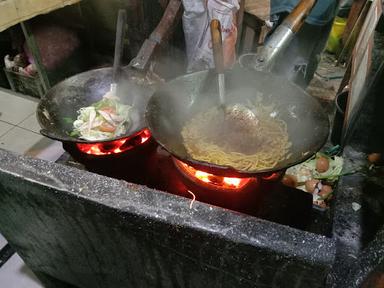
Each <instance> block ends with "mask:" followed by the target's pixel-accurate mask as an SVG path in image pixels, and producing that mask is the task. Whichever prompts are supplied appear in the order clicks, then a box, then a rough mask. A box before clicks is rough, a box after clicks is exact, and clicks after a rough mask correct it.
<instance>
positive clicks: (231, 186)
mask: <svg viewBox="0 0 384 288" xmlns="http://www.w3.org/2000/svg"><path fill="white" fill-rule="evenodd" d="M175 162H176V165H177V166H178V167H179V168H180V169H181V170H182V172H184V174H185V175H187V176H189V177H190V178H191V179H192V180H198V181H200V182H203V183H205V184H208V186H213V187H214V188H219V189H223V190H239V189H242V188H243V187H244V186H245V185H247V184H248V183H249V181H250V180H251V179H250V178H235V177H223V176H217V175H213V174H210V173H207V172H204V171H200V170H197V169H195V168H193V167H192V166H189V165H187V164H185V163H183V162H181V161H179V160H176V159H175Z"/></svg>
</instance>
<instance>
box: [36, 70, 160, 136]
mask: <svg viewBox="0 0 384 288" xmlns="http://www.w3.org/2000/svg"><path fill="white" fill-rule="evenodd" d="M121 79H126V80H125V81H121V83H118V85H117V86H118V89H119V90H120V91H123V92H124V93H119V97H120V98H121V102H122V103H124V104H128V105H132V106H133V107H134V109H133V113H132V115H131V122H132V125H131V127H130V128H129V129H128V131H126V133H125V134H124V135H121V136H119V137H117V138H113V139H106V140H104V141H87V140H82V139H79V138H77V137H71V136H70V135H69V134H70V133H71V131H72V130H73V121H74V120H76V119H77V115H78V114H77V111H78V110H79V109H80V108H82V107H86V106H90V105H92V104H94V103H95V102H97V101H99V100H101V99H102V97H103V95H104V94H105V93H107V92H108V91H109V90H110V87H111V83H112V68H101V69H96V70H91V71H87V72H84V73H81V74H78V75H75V76H73V77H70V78H68V79H66V80H64V81H63V82H61V83H59V84H57V85H55V86H54V87H53V88H52V89H51V90H49V91H48V93H47V94H46V95H45V97H44V98H43V99H42V100H41V101H40V103H39V105H38V108H37V119H38V121H39V124H40V126H41V127H42V130H41V131H40V132H41V134H43V135H44V136H47V137H49V138H52V139H55V140H59V141H62V142H75V143H96V142H97V143H100V142H109V141H114V140H117V139H121V138H125V137H128V136H130V135H133V134H135V133H136V132H138V131H140V130H142V129H144V128H145V127H146V125H145V119H144V115H143V111H144V110H145V106H146V104H147V101H148V99H149V97H150V95H151V93H153V90H152V88H150V87H149V86H143V85H138V84H136V83H135V82H134V81H133V80H132V71H130V69H125V70H124V69H123V71H122V72H121ZM129 79H130V81H129Z"/></svg>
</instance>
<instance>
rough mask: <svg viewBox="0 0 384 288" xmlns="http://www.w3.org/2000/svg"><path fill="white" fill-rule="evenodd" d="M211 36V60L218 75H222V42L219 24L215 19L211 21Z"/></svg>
mask: <svg viewBox="0 0 384 288" xmlns="http://www.w3.org/2000/svg"><path fill="white" fill-rule="evenodd" d="M211 36H212V50H213V59H214V61H215V68H216V72H217V73H218V74H223V73H224V56H223V55H224V54H223V40H222V36H221V23H220V21H219V20H217V19H213V20H212V21H211Z"/></svg>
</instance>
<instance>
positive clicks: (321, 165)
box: [316, 157, 329, 173]
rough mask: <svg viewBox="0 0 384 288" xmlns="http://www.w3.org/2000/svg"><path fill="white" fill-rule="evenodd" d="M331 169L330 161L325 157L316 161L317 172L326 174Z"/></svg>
mask: <svg viewBox="0 0 384 288" xmlns="http://www.w3.org/2000/svg"><path fill="white" fill-rule="evenodd" d="M328 169H329V161H328V159H327V158H325V157H320V158H318V159H317V160H316V171H317V172H319V173H324V172H326V171H327V170H328Z"/></svg>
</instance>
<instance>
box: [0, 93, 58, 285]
mask: <svg viewBox="0 0 384 288" xmlns="http://www.w3.org/2000/svg"><path fill="white" fill-rule="evenodd" d="M36 107H37V99H32V98H30V97H28V96H23V95H19V94H16V93H13V92H11V91H9V90H5V89H2V88H0V148H2V149H6V150H10V151H13V152H15V153H19V154H25V155H28V156H31V157H35V158H40V159H44V160H48V161H55V160H57V159H58V158H59V157H60V156H61V155H62V154H63V153H64V150H63V148H62V146H61V143H60V142H57V141H53V140H51V139H48V138H46V137H44V136H42V135H41V134H39V131H40V126H39V124H38V122H37V119H36ZM5 244H6V240H5V239H4V237H2V236H1V235H0V250H1V248H3V246H4V245H5ZM3 287H4V288H42V287H43V286H42V285H41V283H40V282H39V281H38V280H37V279H36V277H35V276H34V275H33V273H32V272H31V271H30V270H29V269H28V268H27V267H26V266H25V264H24V262H23V260H22V259H21V258H20V257H19V256H18V255H17V254H16V255H14V256H12V258H11V259H10V260H8V262H6V263H5V264H4V265H3V266H2V267H1V268H0V288H3Z"/></svg>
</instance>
